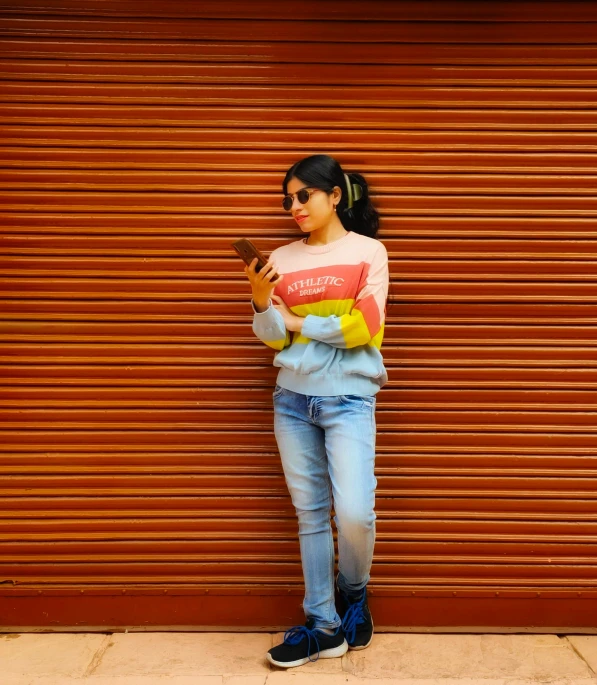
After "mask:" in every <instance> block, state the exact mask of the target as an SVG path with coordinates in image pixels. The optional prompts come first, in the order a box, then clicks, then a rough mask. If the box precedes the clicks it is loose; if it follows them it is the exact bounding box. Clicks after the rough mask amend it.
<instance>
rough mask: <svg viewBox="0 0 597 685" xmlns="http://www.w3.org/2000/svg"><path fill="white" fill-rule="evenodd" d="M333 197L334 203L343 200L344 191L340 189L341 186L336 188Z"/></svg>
mask: <svg viewBox="0 0 597 685" xmlns="http://www.w3.org/2000/svg"><path fill="white" fill-rule="evenodd" d="M332 197H333V198H334V202H336V203H338V202H340V200H341V198H342V189H341V188H340V186H334V190H333V191H332Z"/></svg>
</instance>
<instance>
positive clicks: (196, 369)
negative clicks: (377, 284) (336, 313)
mask: <svg viewBox="0 0 597 685" xmlns="http://www.w3.org/2000/svg"><path fill="white" fill-rule="evenodd" d="M0 8H1V10H2V19H1V23H0V35H1V36H2V43H3V57H2V59H1V60H0V72H1V76H2V77H3V79H4V80H3V85H2V93H1V99H0V102H1V105H0V115H1V126H2V132H3V134H4V142H3V143H2V146H1V153H2V164H1V169H0V182H1V184H2V189H3V191H2V203H3V224H4V230H3V236H2V251H1V257H0V259H1V268H2V295H1V297H2V324H1V331H2V333H1V335H2V341H3V345H2V353H1V360H0V362H1V370H2V374H3V376H4V381H3V387H2V399H1V403H2V404H1V426H0V428H1V432H2V447H1V452H0V469H1V473H2V479H1V481H0V583H2V586H1V587H0V602H1V603H2V604H1V606H2V611H1V612H0V614H1V615H2V616H3V618H2V622H3V623H4V624H5V625H6V626H8V627H9V628H10V627H14V628H20V629H23V627H26V626H48V627H54V628H56V627H64V626H72V627H78V628H81V629H90V628H92V627H94V626H101V627H104V628H105V627H117V626H146V627H154V626H175V627H179V626H186V627H193V626H197V627H200V628H201V627H203V628H205V627H210V626H214V625H218V626H256V625H258V626H265V627H268V628H270V627H272V626H274V625H278V626H286V627H287V626H288V624H290V623H293V622H296V621H300V620H301V617H302V614H301V610H300V606H299V605H300V601H301V598H302V597H301V593H302V589H301V571H300V564H299V554H298V544H297V541H296V523H295V520H294V514H293V511H292V508H291V506H290V502H289V498H288V496H287V494H286V488H285V484H284V480H283V477H282V475H281V470H280V467H279V463H278V457H277V454H276V450H275V441H274V438H273V434H272V431H271V422H272V417H271V408H270V392H271V388H272V384H273V381H274V377H275V375H274V370H273V369H272V368H271V357H272V353H271V351H270V350H268V349H267V348H265V347H264V346H262V345H261V344H260V343H259V342H257V341H256V340H255V339H254V337H253V335H252V333H251V329H250V308H249V304H248V293H249V290H248V286H247V283H246V281H245V279H244V275H243V274H242V272H241V268H240V264H239V262H238V261H237V259H236V258H235V257H234V256H233V254H232V252H231V250H230V248H229V244H230V242H231V240H232V239H234V238H236V237H240V236H249V237H253V238H255V240H256V242H257V243H258V244H259V245H260V246H261V247H262V248H263V249H264V250H270V249H272V248H274V247H276V246H278V245H280V244H282V243H283V242H286V241H288V240H290V239H292V238H293V237H294V235H295V231H294V230H293V228H292V227H291V222H289V221H288V219H287V218H286V217H285V216H283V214H282V212H281V210H280V206H279V196H280V180H281V177H282V174H283V172H284V171H285V169H286V168H287V167H288V166H289V165H290V164H291V163H292V162H294V161H295V160H296V159H298V158H300V157H301V156H303V155H305V154H308V153H311V152H320V151H324V152H329V153H331V154H333V155H335V156H337V157H338V159H340V161H341V162H342V163H343V164H344V165H345V167H346V168H348V169H349V170H355V171H356V170H358V171H361V172H363V173H365V174H366V175H367V176H368V178H369V179H370V181H371V184H372V188H373V190H374V194H375V199H376V202H377V204H378V206H379V208H380V210H381V211H382V214H383V230H382V233H381V236H382V239H383V240H384V243H385V244H386V246H387V248H388V251H389V253H390V256H391V259H392V288H391V298H390V306H389V317H388V323H389V325H388V327H387V334H386V344H385V348H384V349H385V357H386V359H387V365H388V367H389V373H390V379H391V380H390V383H389V384H388V386H387V388H386V389H384V390H383V392H382V394H381V395H380V398H379V412H378V423H379V429H380V433H379V451H378V454H379V456H378V462H377V463H378V479H379V491H378V505H377V510H378V542H377V546H376V557H375V564H374V569H373V581H372V591H373V596H372V605H373V608H374V613H375V615H376V624H377V625H378V626H386V627H392V626H400V627H402V628H404V629H416V628H417V627H423V626H424V627H431V628H433V627H440V628H446V629H459V628H465V629H469V630H470V629H473V630H474V629H483V628H487V627H491V628H493V629H508V628H512V627H532V628H534V629H536V630H542V629H545V630H550V629H558V628H562V627H566V628H571V627H575V628H578V629H581V630H591V628H592V627H594V625H595V623H594V616H595V610H596V608H597V591H596V590H595V587H596V577H597V561H596V552H597V528H596V518H597V507H596V496H597V479H596V478H595V475H596V463H595V460H596V451H597V433H596V425H597V422H596V416H597V414H596V410H597V405H596V400H595V397H596V394H595V389H596V383H597V354H596V351H597V347H596V343H597V336H596V328H595V324H596V323H597V317H596V310H595V298H596V296H597V277H596V258H597V251H596V249H595V247H596V243H595V239H596V238H597V230H596V224H595V215H596V210H597V201H596V198H595V184H596V176H595V169H596V162H597V156H596V154H595V149H596V144H597V131H596V120H595V107H596V105H597V97H596V96H597V89H596V81H595V77H596V74H597V68H596V67H595V64H596V58H597V42H596V39H595V36H597V24H596V22H597V7H596V6H595V4H593V3H583V2H570V3H567V4H566V5H563V4H561V3H552V2H518V3H507V2H487V3H476V2H450V3H446V2H403V3H386V2H377V1H371V2H368V3H366V4H365V5H363V3H362V2H358V3H357V2H352V1H351V0H342V2H339V1H336V0H332V1H331V2H326V3H320V2H311V1H306V2H303V3H301V6H300V12H299V11H298V10H297V6H295V5H288V4H286V5H285V4H280V3H278V2H274V1H273V0H271V1H270V0H263V1H256V2H251V3H244V2H228V3H217V4H216V3H213V4H211V3H196V2H190V1H188V2H185V1H182V0H169V1H168V2H164V1H162V0H143V2H141V1H140V0H125V1H123V2H117V1H116V0H87V1H86V2H85V3H80V2H78V1H75V0H61V1H60V2H58V1H57V0H20V2H19V3H14V4H11V3H7V2H1V3H0ZM364 13H366V14H367V16H366V17H363V14H364Z"/></svg>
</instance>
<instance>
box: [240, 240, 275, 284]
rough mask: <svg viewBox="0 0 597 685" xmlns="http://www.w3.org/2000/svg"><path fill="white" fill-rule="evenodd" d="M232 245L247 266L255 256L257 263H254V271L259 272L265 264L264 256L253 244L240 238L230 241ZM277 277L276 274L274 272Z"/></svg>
mask: <svg viewBox="0 0 597 685" xmlns="http://www.w3.org/2000/svg"><path fill="white" fill-rule="evenodd" d="M232 247H233V248H234V249H235V250H236V251H237V253H238V254H239V256H240V258H241V259H242V260H243V262H244V263H245V264H246V265H247V266H249V264H251V262H252V261H253V260H254V259H255V257H257V264H256V265H255V271H256V272H257V273H259V272H260V271H261V269H263V267H264V266H265V265H266V264H267V259H266V257H265V256H264V255H263V254H262V253H261V252H260V251H259V250H258V249H257V248H256V247H255V245H253V243H252V242H251V241H250V240H247V238H241V239H240V240H235V241H234V242H233V243H232ZM275 277H276V278H277V277H278V276H277V274H275Z"/></svg>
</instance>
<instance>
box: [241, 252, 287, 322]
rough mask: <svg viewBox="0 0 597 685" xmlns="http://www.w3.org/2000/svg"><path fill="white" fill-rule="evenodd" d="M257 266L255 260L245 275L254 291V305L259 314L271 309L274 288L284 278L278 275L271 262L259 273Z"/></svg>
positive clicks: (246, 269)
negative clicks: (270, 303)
mask: <svg viewBox="0 0 597 685" xmlns="http://www.w3.org/2000/svg"><path fill="white" fill-rule="evenodd" d="M256 266H257V259H256V258H255V259H254V260H253V261H252V262H251V263H250V264H249V266H246V267H245V273H246V274H247V276H248V278H249V283H250V284H251V290H252V291H253V305H254V306H255V309H256V310H257V311H258V312H264V311H265V310H266V309H267V308H268V307H269V301H270V298H271V296H272V292H273V291H274V288H275V287H276V286H277V285H278V283H280V281H281V280H282V278H283V276H278V275H277V269H276V265H275V264H274V263H273V262H271V261H270V262H268V263H267V264H266V265H265V266H264V267H263V268H262V269H261V270H260V271H259V273H257V272H256V271H255V267H256Z"/></svg>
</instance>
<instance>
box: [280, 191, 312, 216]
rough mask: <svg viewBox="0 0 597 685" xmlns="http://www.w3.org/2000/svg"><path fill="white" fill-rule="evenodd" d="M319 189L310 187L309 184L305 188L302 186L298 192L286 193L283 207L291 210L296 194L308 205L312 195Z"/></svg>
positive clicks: (302, 202) (301, 201) (300, 200)
mask: <svg viewBox="0 0 597 685" xmlns="http://www.w3.org/2000/svg"><path fill="white" fill-rule="evenodd" d="M318 190H319V188H310V187H309V186H306V187H305V188H301V189H300V190H299V191H298V192H297V193H293V194H292V195H284V199H283V200H282V207H284V209H285V210H286V211H287V212H289V211H290V210H291V209H292V203H293V202H294V196H295V195H296V197H297V199H298V201H299V202H300V203H301V204H302V205H306V204H307V202H309V200H310V198H311V195H313V193H316V192H317V191H318Z"/></svg>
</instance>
